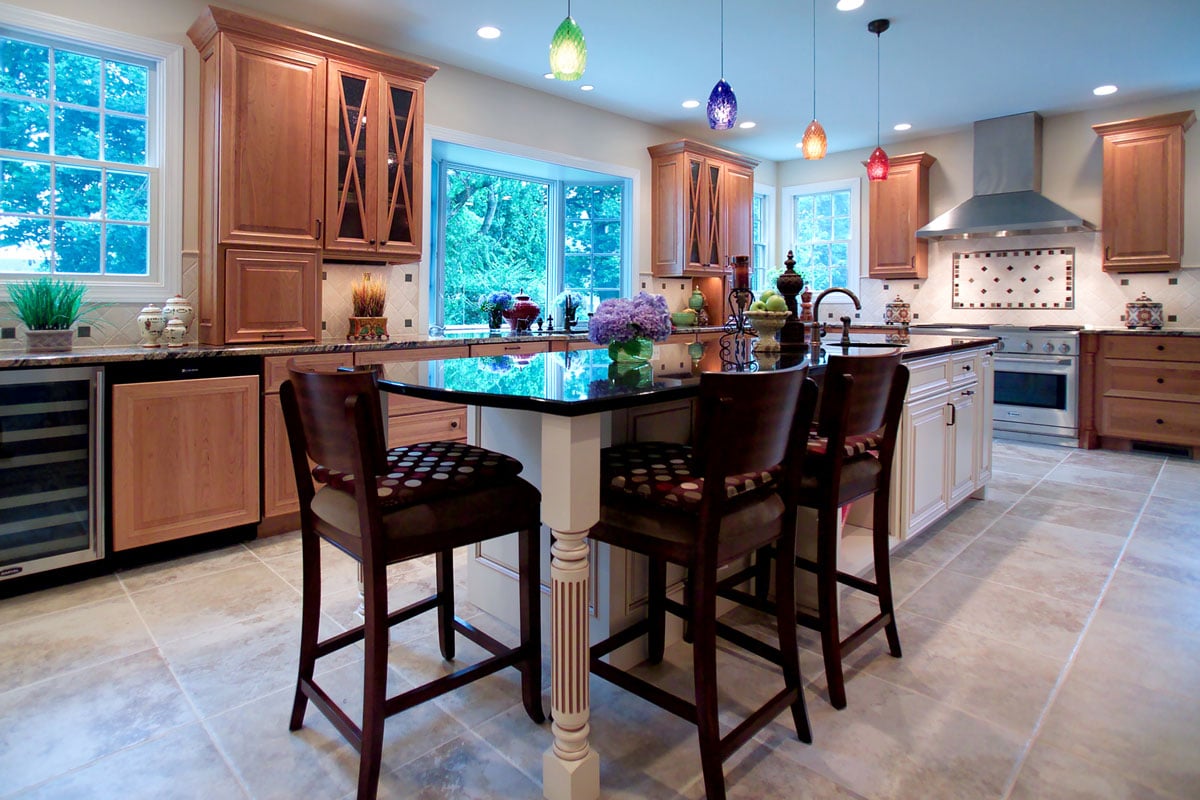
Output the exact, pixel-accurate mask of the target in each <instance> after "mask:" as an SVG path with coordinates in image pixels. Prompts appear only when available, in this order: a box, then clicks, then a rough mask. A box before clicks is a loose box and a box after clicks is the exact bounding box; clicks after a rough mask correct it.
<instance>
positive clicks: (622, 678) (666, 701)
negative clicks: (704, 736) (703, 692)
mask: <svg viewBox="0 0 1200 800" xmlns="http://www.w3.org/2000/svg"><path fill="white" fill-rule="evenodd" d="M591 670H592V674H593V675H596V676H598V677H601V678H603V679H604V680H606V681H608V682H609V683H612V684H615V685H617V686H620V687H621V688H622V689H624V690H625V691H627V692H629V693H630V694H635V695H637V696H638V697H640V698H642V699H643V700H647V701H649V702H651V703H653V704H654V705H656V706H658V707H659V708H661V709H662V710H664V711H667V712H670V713H671V714H674V715H675V716H677V717H679V718H681V719H684V720H686V721H688V722H690V723H692V724H693V725H695V724H696V720H697V718H698V717H697V714H696V704H695V703H689V702H687V701H686V700H683V699H682V698H680V697H677V696H676V695H673V694H671V693H670V692H668V691H666V690H664V689H660V688H658V687H657V686H655V685H654V684H653V683H650V682H649V681H644V680H642V679H641V678H635V677H634V676H632V675H630V674H629V673H628V672H626V671H625V670H622V669H617V668H616V667H614V666H612V665H611V664H606V663H605V662H603V661H601V660H600V659H599V657H597V656H592V662H591Z"/></svg>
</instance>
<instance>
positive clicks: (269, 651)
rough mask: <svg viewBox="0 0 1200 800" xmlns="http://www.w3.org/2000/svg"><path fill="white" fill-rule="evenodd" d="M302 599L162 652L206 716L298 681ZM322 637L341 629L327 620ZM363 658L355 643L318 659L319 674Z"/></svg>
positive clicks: (167, 646) (179, 642)
mask: <svg viewBox="0 0 1200 800" xmlns="http://www.w3.org/2000/svg"><path fill="white" fill-rule="evenodd" d="M299 605H300V604H299V600H297V601H296V607H295V608H294V609H292V610H288V611H282V612H277V613H274V614H271V615H267V616H257V617H251V618H250V619H244V620H240V621H238V622H235V623H233V624H232V625H228V626H225V627H221V628H216V629H212V630H206V631H204V632H202V633H199V634H197V635H195V636H189V637H186V638H183V639H176V640H174V641H170V642H166V643H164V644H163V645H162V647H161V650H162V654H163V657H164V658H166V660H167V663H168V664H170V666H171V670H172V671H173V672H174V673H175V676H176V678H178V680H179V683H180V685H182V686H183V689H184V691H185V692H187V694H188V697H189V698H190V699H191V701H192V703H194V704H195V706H196V710H197V711H198V712H199V713H200V715H201V716H202V717H209V716H213V715H214V714H218V713H220V712H222V711H226V710H228V709H230V708H233V707H234V706H239V705H242V704H244V703H247V702H249V701H250V700H254V699H257V698H259V697H262V696H263V695H265V694H269V693H272V692H276V691H278V690H280V689H286V688H290V687H293V686H295V685H296V669H297V667H298V665H299V660H300V608H299ZM322 621H323V623H325V624H324V626H323V629H322V630H321V632H320V635H321V637H322V638H324V637H327V636H330V635H332V634H333V633H337V632H340V630H341V628H340V626H338V625H336V624H335V623H333V621H332V620H330V619H328V618H324V619H323V620H322ZM361 660H362V650H361V649H359V648H357V647H354V646H350V647H347V648H344V649H342V650H339V651H338V652H336V653H331V654H329V655H328V656H325V657H324V658H320V659H318V660H317V667H316V674H317V675H321V674H322V673H325V672H329V671H330V670H333V669H337V668H338V667H342V666H345V665H347V664H350V663H357V662H360V661H361Z"/></svg>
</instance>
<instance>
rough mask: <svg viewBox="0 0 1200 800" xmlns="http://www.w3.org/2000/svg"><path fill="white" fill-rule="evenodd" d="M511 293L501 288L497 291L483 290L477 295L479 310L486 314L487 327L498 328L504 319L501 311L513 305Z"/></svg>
mask: <svg viewBox="0 0 1200 800" xmlns="http://www.w3.org/2000/svg"><path fill="white" fill-rule="evenodd" d="M514 302H515V300H514V299H513V296H512V294H510V293H509V292H506V291H504V290H503V289H501V290H500V291H498V292H484V293H483V294H481V295H479V310H480V311H482V312H483V313H485V314H487V315H488V327H489V328H499V327H500V323H501V322H503V321H504V317H503V315H502V314H501V313H500V312H502V311H507V310H508V309H510V308H512V307H513V303H514Z"/></svg>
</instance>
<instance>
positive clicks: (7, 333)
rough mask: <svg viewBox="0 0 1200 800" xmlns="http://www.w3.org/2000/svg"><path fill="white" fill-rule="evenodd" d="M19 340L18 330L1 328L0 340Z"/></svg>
mask: <svg viewBox="0 0 1200 800" xmlns="http://www.w3.org/2000/svg"><path fill="white" fill-rule="evenodd" d="M15 338H17V329H16V328H0V339H15Z"/></svg>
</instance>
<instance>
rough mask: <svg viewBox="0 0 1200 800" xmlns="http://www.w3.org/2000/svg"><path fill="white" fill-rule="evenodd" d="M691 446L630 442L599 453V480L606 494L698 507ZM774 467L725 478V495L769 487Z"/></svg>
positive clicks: (700, 484) (699, 481)
mask: <svg viewBox="0 0 1200 800" xmlns="http://www.w3.org/2000/svg"><path fill="white" fill-rule="evenodd" d="M697 472H698V468H697V467H696V466H695V465H694V461H693V456H692V448H690V447H688V446H687V445H683V444H674V443H670V442H632V443H630V444H624V445H619V446H616V447H608V448H605V449H604V450H602V451H601V453H600V481H601V486H602V487H603V491H604V493H605V494H607V495H609V496H610V497H612V496H615V497H619V498H636V499H640V500H645V501H648V502H651V503H655V504H658V505H661V506H665V507H667V508H678V509H683V510H685V511H687V510H692V511H695V510H699V508H700V498H701V497H702V496H703V494H704V478H702V477H700V476H699V474H697ZM778 474H779V468H778V467H772V468H771V469H770V470H766V471H763V472H747V473H744V474H742V475H732V476H729V477H727V478H726V479H725V493H726V495H727V496H728V497H736V496H737V495H741V494H747V493H749V492H753V491H755V490H757V489H762V488H765V487H773V486H774V484H775V482H776V479H777V476H778Z"/></svg>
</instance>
